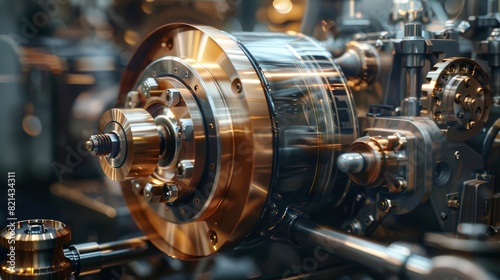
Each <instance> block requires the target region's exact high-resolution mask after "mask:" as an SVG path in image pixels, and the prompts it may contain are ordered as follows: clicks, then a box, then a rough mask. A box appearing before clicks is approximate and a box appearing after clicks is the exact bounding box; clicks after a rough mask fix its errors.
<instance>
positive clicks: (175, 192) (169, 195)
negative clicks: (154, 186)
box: [162, 184, 179, 203]
mask: <svg viewBox="0 0 500 280" xmlns="http://www.w3.org/2000/svg"><path fill="white" fill-rule="evenodd" d="M162 193H163V197H164V199H165V202H167V203H169V202H174V201H176V200H177V198H178V197H179V188H178V187H177V185H174V184H164V185H163V187H162Z"/></svg>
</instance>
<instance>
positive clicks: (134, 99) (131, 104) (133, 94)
mask: <svg viewBox="0 0 500 280" xmlns="http://www.w3.org/2000/svg"><path fill="white" fill-rule="evenodd" d="M140 102H141V100H140V98H139V92H138V91H135V90H133V91H130V92H129V93H127V102H126V103H125V107H126V108H135V107H137V105H139V103H140Z"/></svg>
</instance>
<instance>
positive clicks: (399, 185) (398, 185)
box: [392, 178, 408, 192]
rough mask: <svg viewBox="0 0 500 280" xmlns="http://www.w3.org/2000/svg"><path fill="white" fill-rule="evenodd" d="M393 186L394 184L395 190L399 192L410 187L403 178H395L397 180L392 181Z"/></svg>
mask: <svg viewBox="0 0 500 280" xmlns="http://www.w3.org/2000/svg"><path fill="white" fill-rule="evenodd" d="M392 184H393V186H394V188H395V190H396V191H398V192H400V191H402V190H404V189H406V187H407V185H408V184H407V182H406V180H405V179H403V178H395V179H393V180H392Z"/></svg>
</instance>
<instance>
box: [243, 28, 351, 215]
mask: <svg viewBox="0 0 500 280" xmlns="http://www.w3.org/2000/svg"><path fill="white" fill-rule="evenodd" d="M234 35H235V36H236V37H237V38H238V40H240V41H241V44H242V48H244V49H246V50H247V52H248V53H249V54H250V55H251V56H252V57H253V58H254V60H255V63H256V67H258V69H261V71H262V74H261V75H262V77H261V79H262V83H263V86H264V90H265V91H266V92H267V94H268V95H269V98H270V110H271V112H272V114H273V121H274V127H275V133H276V135H275V155H274V157H275V159H274V165H275V167H274V168H275V169H276V171H275V176H274V178H273V190H274V192H275V193H279V195H280V196H282V197H283V198H284V199H285V200H286V201H287V203H291V204H295V205H300V204H304V203H310V204H309V207H310V208H314V205H318V204H319V203H320V202H321V200H324V199H326V198H333V200H334V201H338V200H340V199H341V198H342V197H343V194H344V192H345V191H346V190H345V182H342V181H340V180H337V166H336V158H337V157H338V155H339V153H340V152H342V151H344V150H345V149H346V148H347V147H348V145H350V144H351V143H352V142H353V141H354V139H356V137H357V135H358V123H357V117H356V112H355V109H354V102H353V100H352V94H351V90H350V88H349V87H348V86H347V82H346V80H345V78H344V75H343V74H342V72H341V71H340V69H339V67H338V66H337V65H336V63H334V62H333V60H332V58H331V56H330V54H329V53H328V52H326V51H325V50H323V49H322V48H321V47H320V46H319V45H318V43H317V42H316V41H315V40H314V39H311V38H309V37H307V36H304V35H301V34H294V36H290V35H289V34H275V33H261V34H256V33H241V34H240V33H236V34H234ZM328 194H331V196H330V195H328Z"/></svg>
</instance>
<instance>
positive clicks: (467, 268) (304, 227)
mask: <svg viewBox="0 0 500 280" xmlns="http://www.w3.org/2000/svg"><path fill="white" fill-rule="evenodd" d="M290 238H291V239H292V241H294V242H296V243H299V244H302V245H306V246H312V247H320V248H323V249H324V250H326V251H327V252H329V253H330V254H334V255H337V256H339V257H342V258H344V259H347V260H349V261H352V262H356V263H360V264H362V265H364V266H366V267H369V268H371V269H373V270H375V271H379V272H382V273H385V274H392V275H396V276H398V277H401V278H405V279H406V278H408V279H428V278H429V277H431V278H432V277H434V278H433V279H444V278H448V279H496V278H495V277H493V276H492V275H491V274H489V273H487V272H486V271H485V270H484V269H483V268H481V267H479V266H477V265H476V264H474V263H472V262H470V261H469V260H466V259H463V258H460V257H455V256H438V257H434V258H432V259H431V258H427V257H424V256H421V255H419V253H421V250H418V248H419V247H416V246H411V245H410V244H405V243H393V244H390V245H388V246H387V245H383V244H379V243H375V242H373V241H368V240H365V239H363V238H361V237H357V236H353V235H349V234H346V233H343V232H340V231H337V230H334V229H331V228H328V227H324V226H319V225H316V224H315V223H313V222H311V221H309V220H308V219H305V218H303V219H299V220H298V221H296V222H295V225H294V226H293V228H291V229H290ZM416 249H417V250H416Z"/></svg>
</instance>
